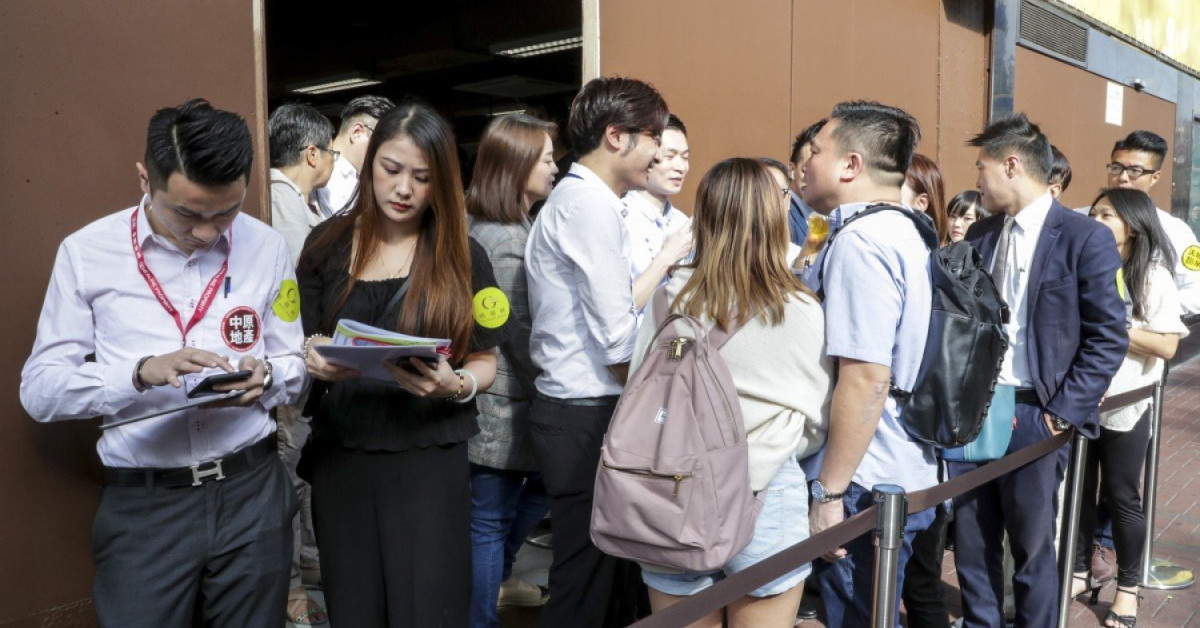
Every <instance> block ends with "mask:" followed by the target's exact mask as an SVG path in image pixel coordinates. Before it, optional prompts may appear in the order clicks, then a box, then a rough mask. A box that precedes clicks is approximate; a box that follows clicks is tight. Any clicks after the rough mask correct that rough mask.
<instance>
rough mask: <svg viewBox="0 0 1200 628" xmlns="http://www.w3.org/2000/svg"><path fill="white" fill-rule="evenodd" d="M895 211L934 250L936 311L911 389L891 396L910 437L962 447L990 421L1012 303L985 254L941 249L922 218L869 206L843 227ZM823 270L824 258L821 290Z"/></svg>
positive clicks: (961, 246) (960, 247) (959, 245)
mask: <svg viewBox="0 0 1200 628" xmlns="http://www.w3.org/2000/svg"><path fill="white" fill-rule="evenodd" d="M889 210H890V211H896V212H900V213H901V214H904V215H905V216H908V217H909V218H910V219H911V220H912V222H913V225H914V226H915V227H916V228H917V232H918V233H920V234H921V239H923V240H924V241H925V246H927V247H929V251H930V254H929V260H930V263H931V266H932V276H933V286H932V288H933V289H932V293H933V307H932V308H931V310H930V317H929V336H928V338H926V340H925V353H924V355H923V356H922V358H921V368H920V369H919V370H918V371H917V380H916V383H915V384H914V385H913V389H912V390H911V391H906V390H902V389H900V388H898V387H897V386H896V385H895V382H894V381H893V383H892V386H891V389H890V390H889V391H888V394H889V395H890V396H892V397H893V398H894V399H895V400H896V403H897V405H899V406H900V408H901V409H902V410H903V413H902V415H901V416H902V417H903V423H904V429H905V431H907V432H908V434H909V436H912V437H913V438H914V439H916V440H918V441H921V442H924V443H929V444H931V445H936V446H938V447H960V446H962V445H965V444H967V443H969V442H971V441H973V440H975V438H976V437H977V436H979V431H980V430H981V429H982V428H983V421H984V419H985V418H986V417H987V412H988V406H989V405H991V402H992V391H993V390H994V389H995V387H996V379H997V378H998V377H999V376H1000V367H1001V365H1002V364H1003V362H1004V352H1005V350H1006V349H1007V348H1008V334H1006V333H1005V331H1004V323H1005V322H1006V321H1007V320H1008V306H1007V305H1005V304H1004V301H1003V299H1001V298H1000V291H999V290H997V289H996V284H995V283H994V282H993V281H992V276H991V275H990V274H989V273H988V271H987V269H986V268H984V265H983V259H982V258H981V257H980V256H979V251H977V250H975V247H973V246H971V245H970V244H968V243H967V242H966V241H961V242H954V243H951V244H949V245H947V246H944V247H941V248H939V247H938V237H937V233H936V232H935V231H934V230H933V225H932V224H930V221H929V219H928V218H926V217H925V216H924V215H923V214H918V213H916V212H913V211H910V210H907V209H905V208H903V207H899V206H896V205H887V204H881V205H871V206H870V207H867V208H866V209H864V210H862V211H861V212H859V213H857V214H855V215H853V216H851V217H850V219H849V220H847V221H846V222H845V223H843V224H842V227H841V229H845V228H846V227H847V226H849V225H850V223H852V222H854V221H856V220H859V219H861V218H865V217H867V216H870V215H872V214H876V213H879V212H882V211H889ZM841 229H839V230H838V231H841ZM836 236H837V232H834V233H833V234H832V235H831V236H830V238H829V243H828V244H827V245H826V246H827V247H831V246H833V241H834V239H835V238H836ZM824 270H825V268H824V258H823V259H822V267H821V269H820V274H821V279H822V287H823V282H824V274H825V273H824ZM822 292H823V291H822Z"/></svg>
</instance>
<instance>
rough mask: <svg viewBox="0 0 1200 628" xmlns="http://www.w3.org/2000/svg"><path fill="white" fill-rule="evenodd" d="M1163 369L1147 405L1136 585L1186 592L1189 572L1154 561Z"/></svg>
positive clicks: (1192, 578)
mask: <svg viewBox="0 0 1200 628" xmlns="http://www.w3.org/2000/svg"><path fill="white" fill-rule="evenodd" d="M1166 381H1167V370H1166V369H1163V377H1162V380H1161V381H1159V382H1158V383H1157V384H1155V385H1154V397H1153V398H1154V401H1153V402H1152V404H1151V406H1150V445H1149V446H1148V447H1147V449H1146V473H1145V476H1144V480H1143V481H1144V483H1143V485H1142V512H1143V513H1145V516H1146V544H1145V546H1143V548H1142V570H1141V578H1139V580H1140V584H1141V586H1143V587H1145V588H1147V589H1160V590H1171V589H1186V588H1187V587H1190V586H1192V585H1193V584H1195V583H1196V578H1195V575H1194V574H1192V572H1191V570H1188V569H1185V568H1183V567H1179V566H1178V565H1174V564H1171V563H1169V562H1167V561H1160V560H1155V558H1154V515H1155V512H1154V511H1155V508H1156V507H1157V505H1158V504H1157V501H1158V456H1159V449H1160V448H1161V446H1162V417H1163V391H1164V389H1165V387H1166Z"/></svg>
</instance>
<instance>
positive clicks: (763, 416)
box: [630, 268, 833, 491]
mask: <svg viewBox="0 0 1200 628" xmlns="http://www.w3.org/2000/svg"><path fill="white" fill-rule="evenodd" d="M691 275H692V271H691V269H687V268H681V269H678V270H676V271H675V273H674V274H673V275H672V277H671V279H670V280H669V281H668V282H667V296H668V297H669V298H668V302H674V300H675V296H676V295H678V294H679V291H680V290H681V289H682V288H683V286H684V284H686V283H687V280H688V278H690V277H691ZM653 309H654V301H653V299H651V301H650V303H649V304H648V305H647V306H646V314H645V316H644V317H643V318H642V327H641V329H640V330H639V332H638V339H637V346H636V348H635V349H634V351H633V363H632V364H631V365H630V368H631V371H630V372H632V370H633V369H636V368H637V367H638V365H639V364H640V363H641V361H642V358H643V357H644V356H645V353H646V348H647V347H648V346H649V345H650V341H651V340H652V339H653V337H654V331H655V329H654V320H655V316H656V314H655V312H654V311H653ZM705 322H706V323H708V324H710V325H711V321H707V320H706V321H705ZM721 357H722V358H724V360H725V364H726V365H727V366H728V367H729V372H730V374H732V376H733V385H734V388H736V389H737V395H738V401H739V402H740V404H741V408H742V420H743V421H744V423H745V426H746V440H747V442H748V443H749V457H750V488H751V490H755V491H759V490H762V489H764V488H766V486H767V484H768V483H769V482H770V481H771V478H773V477H775V474H776V473H777V472H778V471H779V468H780V467H781V466H783V463H784V461H785V460H787V458H788V457H789V456H798V457H801V458H803V457H806V456H808V455H810V454H812V453H815V452H816V451H817V450H818V449H819V448H820V447H821V445H823V444H824V443H825V434H826V431H827V430H828V425H829V403H830V400H831V398H832V392H833V389H832V375H833V362H832V361H831V360H830V359H829V357H828V356H827V355H825V316H824V312H823V311H822V309H821V305H820V304H819V303H817V301H816V299H813V298H812V297H808V296H806V295H796V296H794V297H792V298H790V299H789V300H788V302H787V303H786V304H785V306H784V315H783V320H781V321H780V323H779V324H778V325H776V326H770V325H769V324H768V323H766V322H765V320H764V318H763V317H762V316H760V317H758V318H756V319H754V320H751V321H748V322H747V323H746V324H745V325H744V326H742V328H741V329H739V330H738V331H737V333H735V334H734V335H733V336H731V337H730V338H729V341H728V342H726V343H725V346H724V347H722V348H721Z"/></svg>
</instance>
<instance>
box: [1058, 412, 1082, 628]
mask: <svg viewBox="0 0 1200 628" xmlns="http://www.w3.org/2000/svg"><path fill="white" fill-rule="evenodd" d="M1073 443H1074V444H1073V446H1072V447H1071V466H1070V468H1069V469H1068V472H1067V498H1066V499H1065V500H1064V501H1063V507H1064V508H1066V513H1065V517H1064V521H1065V522H1066V525H1065V526H1064V530H1063V535H1062V539H1060V542H1059V546H1060V548H1061V551H1060V552H1059V572H1060V574H1059V581H1058V628H1067V625H1068V624H1069V623H1070V622H1071V576H1072V575H1073V574H1074V573H1075V548H1076V546H1077V545H1078V543H1079V507H1080V505H1081V504H1082V503H1083V465H1084V462H1085V461H1086V460H1087V448H1088V439H1086V438H1084V437H1083V435H1082V434H1080V433H1079V432H1075V438H1074V440H1073Z"/></svg>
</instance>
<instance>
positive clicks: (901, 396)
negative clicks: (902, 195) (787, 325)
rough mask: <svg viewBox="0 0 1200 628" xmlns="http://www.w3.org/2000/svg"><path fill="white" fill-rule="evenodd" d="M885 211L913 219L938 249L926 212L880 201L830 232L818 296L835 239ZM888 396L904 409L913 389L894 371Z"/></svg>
mask: <svg viewBox="0 0 1200 628" xmlns="http://www.w3.org/2000/svg"><path fill="white" fill-rule="evenodd" d="M883 211H894V212H899V213H901V214H904V215H905V216H907V217H908V218H909V219H910V220H911V221H912V224H913V227H916V229H917V233H918V234H920V235H921V239H922V240H924V241H925V247H926V248H928V249H929V250H930V252H933V251H936V250H938V248H939V243H938V236H937V231H935V230H934V228H933V224H932V221H930V219H929V217H928V216H926V215H925V214H922V213H919V212H916V211H913V210H911V209H908V208H906V207H902V206H900V205H893V204H891V203H878V204H875V205H870V206H868V207H867V208H866V209H864V210H862V211H860V212H858V213H857V214H854V215H853V216H851V217H850V218H849V219H848V220H846V222H844V223H842V226H841V227H839V228H838V230H837V231H834V232H833V233H831V234H829V241H828V242H827V243H826V244H825V254H824V255H822V256H821V267H820V268H818V269H817V277H818V278H819V279H818V282H819V283H820V289H819V290H818V291H817V297H818V298H820V299H821V300H822V301H824V300H825V260H826V259H828V257H829V251H830V249H831V247H832V246H833V239H834V238H835V237H837V235H838V234H839V233H841V231H842V230H843V229H845V228H846V227H848V226H850V223H852V222H854V221H855V220H858V219H859V218H866V217H867V216H870V215H872V214H878V213H879V212H883ZM888 396H890V397H892V398H893V399H895V400H896V404H897V405H898V406H900V408H901V409H903V408H904V406H905V404H907V403H908V400H909V399H910V398H912V391H908V390H904V389H903V388H900V387H899V386H897V385H896V380H895V374H894V373H893V375H892V380H891V381H890V382H889V384H888Z"/></svg>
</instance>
